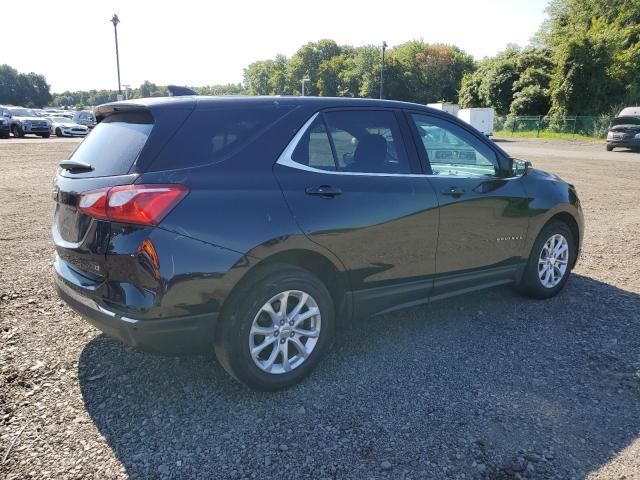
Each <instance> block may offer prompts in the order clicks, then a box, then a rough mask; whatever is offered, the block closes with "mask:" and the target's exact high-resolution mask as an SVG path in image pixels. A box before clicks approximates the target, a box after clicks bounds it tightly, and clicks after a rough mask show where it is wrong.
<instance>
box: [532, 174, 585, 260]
mask: <svg viewBox="0 0 640 480" xmlns="http://www.w3.org/2000/svg"><path fill="white" fill-rule="evenodd" d="M522 184H523V186H524V188H525V191H526V192H527V196H528V197H529V212H530V218H529V229H528V232H527V240H526V243H525V253H526V256H527V258H528V256H529V255H530V253H531V249H532V248H533V244H534V243H535V241H536V239H537V238H538V235H539V234H540V231H541V230H542V229H543V228H544V226H545V225H546V224H547V223H548V222H549V221H550V220H551V219H553V218H560V219H563V218H564V219H568V217H567V216H569V217H570V218H571V219H572V220H573V221H574V222H575V227H576V228H577V230H578V238H577V241H578V248H580V247H581V245H582V240H583V237H584V215H583V213H582V207H581V205H580V199H579V198H578V194H577V192H576V189H575V187H574V186H573V185H571V184H569V183H566V182H564V181H563V180H561V179H560V178H559V177H558V176H556V175H554V174H551V173H547V172H543V171H540V170H534V171H533V172H532V173H531V174H529V175H526V176H524V177H523V178H522Z"/></svg>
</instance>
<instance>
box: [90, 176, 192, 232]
mask: <svg viewBox="0 0 640 480" xmlns="http://www.w3.org/2000/svg"><path fill="white" fill-rule="evenodd" d="M187 193H189V189H188V188H187V187H185V186H184V185H175V184H174V185H121V186H117V187H110V188H101V189H98V190H91V191H89V192H85V193H83V194H82V195H81V196H80V202H79V203H78V208H80V210H82V211H83V212H84V213H86V214H87V215H90V216H92V217H94V218H101V219H105V220H111V221H114V222H120V223H134V224H138V225H158V224H159V223H160V222H161V221H162V219H163V218H164V217H165V216H166V215H167V214H168V213H169V212H170V211H171V210H172V209H173V208H174V207H175V206H176V205H177V204H178V203H179V202H180V200H182V199H183V198H184V197H185V196H186V195H187Z"/></svg>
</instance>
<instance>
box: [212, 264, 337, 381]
mask: <svg viewBox="0 0 640 480" xmlns="http://www.w3.org/2000/svg"><path fill="white" fill-rule="evenodd" d="M334 322H335V320H334V309H333V301H332V298H331V295H330V294H329V291H328V290H327V288H326V287H325V285H324V284H323V283H322V282H321V281H320V280H319V279H318V278H317V277H315V276H314V275H312V274H311V273H309V272H307V271H306V270H302V269H298V268H295V267H289V266H280V267H279V268H277V267H269V268H268V269H265V271H263V272H260V273H259V274H257V275H256V276H255V277H253V278H252V279H251V282H247V283H245V285H244V286H242V287H240V290H239V291H237V292H234V294H232V296H231V297H230V298H229V301H228V304H227V305H225V308H224V312H223V314H222V317H221V319H220V324H219V327H218V331H217V332H216V339H215V351H216V356H217V358H218V360H219V361H220V363H221V364H222V366H223V367H224V368H225V370H226V371H227V372H228V373H230V374H231V375H232V376H233V377H234V378H236V379H237V380H239V381H240V382H242V383H244V384H245V385H247V386H249V387H250V388H254V389H256V390H265V391H274V390H279V389H282V388H286V387H290V386H292V385H294V384H296V383H297V382H299V381H300V380H302V379H303V378H304V377H305V376H306V375H308V374H309V373H310V372H311V370H313V368H314V367H315V366H316V365H317V363H318V362H319V360H320V358H321V357H322V355H323V353H324V352H325V350H326V349H327V347H328V345H329V342H330V339H331V337H332V333H333V329H334Z"/></svg>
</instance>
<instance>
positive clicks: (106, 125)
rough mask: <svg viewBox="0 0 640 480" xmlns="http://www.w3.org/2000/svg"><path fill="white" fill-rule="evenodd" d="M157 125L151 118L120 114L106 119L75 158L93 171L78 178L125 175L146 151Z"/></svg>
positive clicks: (77, 152) (78, 150) (88, 137)
mask: <svg viewBox="0 0 640 480" xmlns="http://www.w3.org/2000/svg"><path fill="white" fill-rule="evenodd" d="M152 128H153V123H151V117H150V115H148V114H138V113H117V114H113V115H111V116H109V117H107V118H105V119H104V120H103V121H102V122H100V123H99V124H98V125H96V127H95V128H94V129H93V130H92V131H91V133H90V134H89V135H88V136H87V138H86V139H85V140H84V141H83V142H82V143H81V144H80V146H79V147H78V148H77V150H76V151H75V152H74V153H73V155H72V156H71V158H72V159H74V160H78V161H80V162H84V163H88V164H89V165H91V166H92V167H93V170H92V171H91V172H88V173H83V174H80V175H74V176H83V177H107V176H112V175H125V174H127V173H128V172H129V170H130V169H131V167H132V166H133V164H134V163H135V161H136V159H137V158H138V155H139V154H140V151H141V150H142V147H144V145H145V143H146V142H147V139H148V138H149V134H150V133H151V129H152Z"/></svg>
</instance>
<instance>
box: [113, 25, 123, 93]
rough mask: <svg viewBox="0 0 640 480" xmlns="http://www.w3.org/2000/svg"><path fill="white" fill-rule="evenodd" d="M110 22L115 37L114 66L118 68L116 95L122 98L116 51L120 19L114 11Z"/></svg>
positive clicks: (118, 58) (118, 59)
mask: <svg viewBox="0 0 640 480" xmlns="http://www.w3.org/2000/svg"><path fill="white" fill-rule="evenodd" d="M111 23H113V33H114V34H115V37H116V67H117V68H118V97H120V98H119V100H122V87H121V86H120V54H119V53H118V24H119V23H120V19H119V18H118V15H116V14H115V13H114V14H113V17H111Z"/></svg>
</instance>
